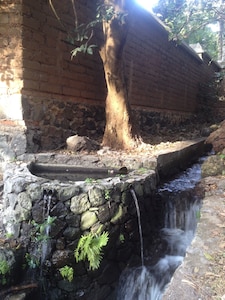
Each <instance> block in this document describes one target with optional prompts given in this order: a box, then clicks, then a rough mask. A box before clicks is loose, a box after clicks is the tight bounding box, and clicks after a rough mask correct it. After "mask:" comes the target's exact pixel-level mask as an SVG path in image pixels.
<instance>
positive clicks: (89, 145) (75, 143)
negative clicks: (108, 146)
mask: <svg viewBox="0 0 225 300" xmlns="http://www.w3.org/2000/svg"><path fill="white" fill-rule="evenodd" d="M66 144H67V149H68V150H72V151H75V152H80V151H88V152H91V151H95V150H99V149H100V145H99V144H98V143H97V142H95V141H93V140H91V139H89V138H88V137H86V136H79V135H73V136H70V137H68V138H67V140H66Z"/></svg>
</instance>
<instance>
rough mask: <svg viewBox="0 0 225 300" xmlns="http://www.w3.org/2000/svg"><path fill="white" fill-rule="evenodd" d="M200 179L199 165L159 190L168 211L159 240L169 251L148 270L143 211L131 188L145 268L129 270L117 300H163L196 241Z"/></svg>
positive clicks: (124, 277)
mask: <svg viewBox="0 0 225 300" xmlns="http://www.w3.org/2000/svg"><path fill="white" fill-rule="evenodd" d="M200 178H201V173H200V164H196V165H193V167H192V168H189V169H187V171H185V172H183V173H182V174H181V175H180V176H179V177H177V178H175V179H174V180H172V181H171V182H168V183H165V184H164V185H163V186H161V187H160V188H159V190H158V192H159V196H160V197H159V201H163V202H164V203H165V209H166V212H165V223H164V228H162V229H161V230H160V231H159V236H160V237H161V241H164V242H166V244H167V251H166V253H164V254H161V257H160V254H159V259H158V262H157V263H156V264H154V265H149V266H147V265H145V266H144V264H143V261H144V257H143V236H142V229H141V222H140V210H139V206H138V200H137V197H136V194H135V191H134V189H133V188H132V187H131V189H130V190H131V194H132V197H133V199H134V201H135V205H136V209H137V215H138V225H139V232H140V239H141V256H142V257H141V258H142V266H141V267H138V268H132V269H126V270H124V272H123V273H122V274H121V277H120V280H119V287H118V295H117V300H161V299H162V295H163V292H164V290H165V288H166V286H167V284H168V283H169V282H170V280H171V277H172V275H173V273H174V272H175V270H176V268H177V267H178V266H179V265H180V264H181V263H182V261H183V258H184V256H185V253H186V249H187V247H188V245H189V244H190V243H191V240H192V239H193V237H194V232H195V229H196V225H197V215H198V212H199V210H200V201H199V199H198V198H197V197H195V195H194V192H193V189H194V187H195V185H196V184H197V182H198V181H199V180H200ZM160 199H161V200H160ZM146 261H148V258H146Z"/></svg>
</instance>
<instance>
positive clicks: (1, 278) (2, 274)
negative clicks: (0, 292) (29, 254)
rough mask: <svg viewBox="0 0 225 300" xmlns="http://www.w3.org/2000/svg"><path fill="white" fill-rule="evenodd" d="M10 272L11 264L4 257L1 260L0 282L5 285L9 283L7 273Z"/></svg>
mask: <svg viewBox="0 0 225 300" xmlns="http://www.w3.org/2000/svg"><path fill="white" fill-rule="evenodd" d="M9 274H10V266H9V264H8V262H7V261H6V260H5V259H3V260H0V283H1V284H2V285H5V284H6V283H7V275H9Z"/></svg>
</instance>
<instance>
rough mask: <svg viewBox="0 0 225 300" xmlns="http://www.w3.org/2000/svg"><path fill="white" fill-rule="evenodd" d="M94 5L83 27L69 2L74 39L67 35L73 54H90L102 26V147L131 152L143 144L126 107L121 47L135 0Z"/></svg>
mask: <svg viewBox="0 0 225 300" xmlns="http://www.w3.org/2000/svg"><path fill="white" fill-rule="evenodd" d="M95 2H96V17H95V19H94V20H91V21H90V22H87V23H86V24H80V23H79V20H78V13H77V9H76V4H77V3H76V0H71V5H72V7H73V11H74V18H75V29H74V32H75V36H74V34H72V35H71V33H70V41H72V42H73V41H76V43H75V44H76V47H75V48H74V50H73V51H72V56H73V57H75V56H76V55H77V54H78V53H81V52H84V53H87V54H92V53H93V48H95V47H96V45H95V44H91V42H92V37H93V32H94V30H95V29H96V27H97V28H98V27H99V25H100V26H101V30H102V33H103V42H102V43H101V45H100V47H99V53H100V57H101V59H102V62H103V67H104V72H105V79H106V85H107V90H108V93H107V98H106V105H105V107H106V108H105V111H106V126H105V131H104V136H103V141H102V145H103V146H109V147H110V148H114V149H115V148H116V149H131V148H134V147H138V146H139V145H141V143H142V139H141V137H140V134H139V129H138V126H137V123H136V122H134V120H133V115H132V110H131V107H130V103H129V97H128V95H129V93H128V86H127V81H126V76H125V68H124V59H123V58H124V57H123V53H124V46H125V44H126V39H127V35H128V29H129V25H130V21H131V15H132V10H133V7H134V6H133V5H134V0H101V1H99V2H98V4H97V1H95ZM49 3H50V6H51V7H52V9H53V11H54V13H55V15H56V17H57V19H58V20H60V18H59V16H58V14H57V12H56V10H55V8H54V6H53V4H52V1H51V0H49Z"/></svg>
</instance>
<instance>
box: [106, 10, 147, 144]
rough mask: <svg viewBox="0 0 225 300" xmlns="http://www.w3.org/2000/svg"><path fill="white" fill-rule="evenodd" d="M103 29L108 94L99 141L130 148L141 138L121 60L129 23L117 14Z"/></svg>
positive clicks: (138, 142)
mask: <svg viewBox="0 0 225 300" xmlns="http://www.w3.org/2000/svg"><path fill="white" fill-rule="evenodd" d="M120 8H121V6H120ZM103 33H104V38H105V42H104V45H103V46H102V48H101V50H100V56H101V59H102V61H103V66H104V72H105V79H106V85H107V89H108V94H107V98H106V108H105V110H106V127H105V132H104V136H103V142H102V145H104V146H109V147H110V148H114V149H131V148H134V147H136V146H138V144H140V143H141V138H140V135H139V133H138V129H137V128H136V127H135V126H134V123H133V119H132V113H131V108H130V105H129V102H128V89H127V84H126V80H125V70H124V64H123V50H124V46H125V43H126V38H127V33H128V24H121V23H120V20H119V19H118V18H113V19H112V20H111V21H108V22H105V21H104V22H103Z"/></svg>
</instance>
